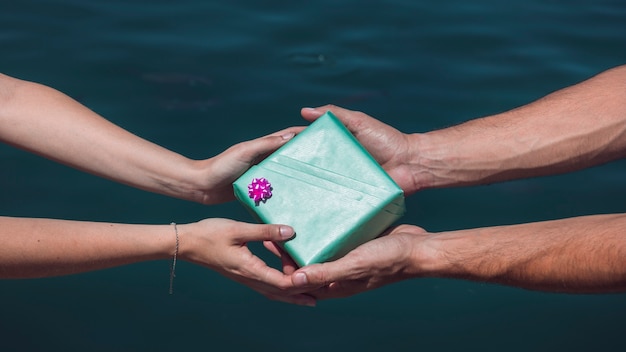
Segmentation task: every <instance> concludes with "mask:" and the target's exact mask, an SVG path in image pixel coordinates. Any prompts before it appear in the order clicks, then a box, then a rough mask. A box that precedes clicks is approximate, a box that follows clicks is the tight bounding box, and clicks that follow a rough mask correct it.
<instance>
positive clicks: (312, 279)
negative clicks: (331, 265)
mask: <svg viewBox="0 0 626 352" xmlns="http://www.w3.org/2000/svg"><path fill="white" fill-rule="evenodd" d="M327 268H328V265H327V264H325V263H323V264H312V265H308V266H305V267H303V268H300V269H298V270H296V272H294V273H293V274H292V276H291V282H292V283H293V285H294V286H295V287H296V288H307V289H316V288H320V287H324V286H327V285H329V284H330V283H331V282H334V281H337V280H338V279H339V278H338V277H335V275H333V272H332V271H330V270H328V269H327Z"/></svg>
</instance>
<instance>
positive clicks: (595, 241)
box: [416, 214, 626, 293]
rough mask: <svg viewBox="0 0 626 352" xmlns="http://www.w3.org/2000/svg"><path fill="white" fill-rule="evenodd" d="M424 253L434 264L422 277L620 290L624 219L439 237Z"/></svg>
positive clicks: (623, 286) (625, 277) (625, 270)
mask: <svg viewBox="0 0 626 352" xmlns="http://www.w3.org/2000/svg"><path fill="white" fill-rule="evenodd" d="M428 247H429V248H432V249H434V254H433V255H432V256H431V258H435V259H434V260H433V261H432V262H431V263H430V268H431V269H430V270H431V272H430V273H427V276H438V277H450V278H460V279H468V280H473V281H483V282H492V283H500V284H504V285H510V286H517V287H523V288H527V289H533V290H543V291H556V292H580V293H583V292H588V293H593V292H611V291H625V290H626V214H615V215H593V216H584V217H576V218H570V219H562V220H554V221H544V222H536V223H528V224H520V225H510V226H498V227H488V228H480V229H470V230H461V231H452V232H445V233H440V234H435V235H433V236H432V237H431V239H430V240H429V246H428ZM419 260H421V259H419ZM419 260H418V259H416V262H418V261H419ZM431 274H432V275H431Z"/></svg>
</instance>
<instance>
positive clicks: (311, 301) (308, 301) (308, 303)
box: [304, 299, 317, 307]
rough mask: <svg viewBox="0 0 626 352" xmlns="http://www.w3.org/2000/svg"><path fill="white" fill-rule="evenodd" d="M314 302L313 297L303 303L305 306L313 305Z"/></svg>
mask: <svg viewBox="0 0 626 352" xmlns="http://www.w3.org/2000/svg"><path fill="white" fill-rule="evenodd" d="M316 304H317V302H316V301H315V300H314V299H311V300H307V301H305V302H304V305H305V306H307V307H315V305H316Z"/></svg>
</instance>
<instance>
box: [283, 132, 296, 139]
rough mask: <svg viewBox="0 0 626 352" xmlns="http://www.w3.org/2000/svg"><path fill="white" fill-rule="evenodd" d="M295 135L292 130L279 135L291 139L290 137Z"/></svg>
mask: <svg viewBox="0 0 626 352" xmlns="http://www.w3.org/2000/svg"><path fill="white" fill-rule="evenodd" d="M295 135H296V134H295V133H293V132H289V133H285V134H283V135H281V137H282V138H283V139H292V138H293V136H295Z"/></svg>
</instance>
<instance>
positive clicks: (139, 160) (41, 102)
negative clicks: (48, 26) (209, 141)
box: [0, 74, 301, 204]
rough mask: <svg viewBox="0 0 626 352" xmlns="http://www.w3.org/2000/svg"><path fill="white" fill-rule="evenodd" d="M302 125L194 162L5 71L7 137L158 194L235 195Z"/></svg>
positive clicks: (208, 198) (2, 103) (1, 118)
mask: <svg viewBox="0 0 626 352" xmlns="http://www.w3.org/2000/svg"><path fill="white" fill-rule="evenodd" d="M299 130H301V129H300V128H291V129H286V130H283V131H279V132H276V133H274V134H272V135H269V136H266V137H262V138H258V139H256V140H253V141H247V142H243V143H239V144H237V145H235V146H233V147H231V148H229V149H228V150H227V151H225V152H224V153H222V154H220V155H218V156H216V157H214V158H210V159H206V160H191V159H189V158H186V157H184V156H182V155H180V154H178V153H175V152H173V151H170V150H168V149H166V148H163V147H161V146H159V145H156V144H154V143H152V142H149V141H147V140H145V139H143V138H140V137H138V136H136V135H134V134H132V133H130V132H128V131H126V130H124V129H122V128H121V127H119V126H117V125H115V124H113V123H111V122H109V121H108V120H106V119H104V118H102V117H101V116H99V115H98V114H96V113H95V112H93V111H91V110H89V109H88V108H87V107H85V106H83V105H81V104H80V103H78V102H76V101H75V100H73V99H72V98H70V97H68V96H67V95H65V94H63V93H61V92H59V91H57V90H55V89H53V88H50V87H47V86H44V85H41V84H37V83H33V82H27V81H23V80H19V79H16V78H12V77H9V76H6V75H2V74H0V141H4V142H6V143H8V144H11V145H13V146H16V147H18V148H22V149H25V150H28V151H31V152H34V153H36V154H39V155H42V156H44V157H46V158H50V159H53V160H55V161H58V162H61V163H64V164H67V165H69V166H72V167H74V168H77V169H80V170H84V171H87V172H90V173H93V174H96V175H98V176H102V177H106V178H109V179H112V180H115V181H118V182H121V183H124V184H128V185H131V186H134V187H137V188H140V189H144V190H148V191H151V192H156V193H161V194H165V195H169V196H173V197H176V198H182V199H187V200H192V201H196V202H200V203H204V204H211V203H218V202H224V201H227V200H232V199H234V196H233V194H232V187H231V183H232V182H233V181H234V180H235V179H236V178H237V177H238V176H239V175H241V174H242V173H243V172H244V171H245V170H246V169H247V168H249V167H250V166H251V165H252V163H253V162H254V161H255V160H256V159H258V158H259V157H262V156H263V155H265V154H268V153H270V152H272V151H273V150H275V149H277V148H278V147H280V146H281V145H283V144H284V143H285V142H287V141H288V140H289V139H290V138H291V137H293V135H294V134H295V133H296V132H298V131H299Z"/></svg>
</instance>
